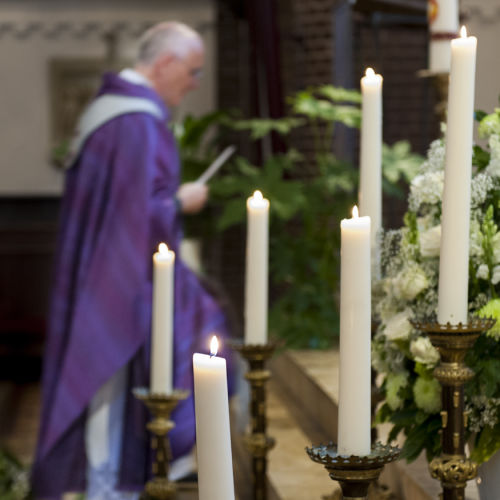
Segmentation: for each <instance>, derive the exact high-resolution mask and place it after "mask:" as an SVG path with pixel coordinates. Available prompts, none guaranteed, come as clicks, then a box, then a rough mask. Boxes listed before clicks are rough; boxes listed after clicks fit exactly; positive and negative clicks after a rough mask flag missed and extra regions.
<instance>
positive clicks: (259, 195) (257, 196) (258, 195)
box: [253, 189, 264, 201]
mask: <svg viewBox="0 0 500 500" xmlns="http://www.w3.org/2000/svg"><path fill="white" fill-rule="evenodd" d="M253 199H254V200H258V201H262V200H263V199H264V198H263V196H262V193H261V192H260V191H259V190H258V189H257V191H255V192H254V193H253Z"/></svg>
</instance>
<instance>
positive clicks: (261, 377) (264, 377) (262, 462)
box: [229, 340, 281, 500]
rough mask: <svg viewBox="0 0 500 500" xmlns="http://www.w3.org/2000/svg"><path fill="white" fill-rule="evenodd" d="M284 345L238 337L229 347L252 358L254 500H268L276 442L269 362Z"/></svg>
mask: <svg viewBox="0 0 500 500" xmlns="http://www.w3.org/2000/svg"><path fill="white" fill-rule="evenodd" d="M280 345H281V343H279V342H276V341H274V342H268V343H267V344H244V343H243V342H242V341H236V340H232V341H230V342H229V346H230V347H231V348H232V349H234V350H235V351H237V352H239V353H240V355H241V356H242V357H243V358H244V359H246V360H247V361H248V364H249V368H250V369H249V370H248V372H247V373H246V374H245V378H246V379H247V380H248V382H249V383H250V390H251V399H250V415H251V431H250V434H248V435H247V436H245V438H244V444H245V447H246V448H247V450H248V451H249V452H250V454H251V455H252V483H253V498H254V500H266V499H267V477H266V470H267V453H268V452H269V450H270V449H271V448H273V446H274V445H275V440H274V439H273V438H272V437H269V436H267V434H266V428H267V419H266V382H267V381H268V380H269V378H270V377H271V372H270V371H269V370H267V369H266V368H265V365H266V361H267V360H268V359H269V358H271V356H272V355H273V353H274V351H275V349H276V348H277V347H278V346H280Z"/></svg>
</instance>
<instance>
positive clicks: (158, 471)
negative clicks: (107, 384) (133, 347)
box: [133, 387, 189, 500]
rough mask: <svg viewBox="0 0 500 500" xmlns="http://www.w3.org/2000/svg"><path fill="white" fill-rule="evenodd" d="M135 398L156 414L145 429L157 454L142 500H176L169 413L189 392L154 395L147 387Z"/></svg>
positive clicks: (136, 394) (171, 426)
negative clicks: (172, 477)
mask: <svg viewBox="0 0 500 500" xmlns="http://www.w3.org/2000/svg"><path fill="white" fill-rule="evenodd" d="M133 393H134V396H135V397H136V398H137V399H140V400H141V401H142V402H143V403H144V404H145V405H146V406H147V408H148V409H149V411H150V412H151V414H152V415H153V419H152V420H151V421H150V422H148V423H147V424H146V428H147V429H148V431H150V432H151V433H152V434H153V436H152V438H151V448H152V449H153V451H154V454H155V456H154V461H153V479H151V480H150V481H148V482H147V483H146V486H145V488H144V492H143V494H142V496H141V498H142V499H155V500H170V499H173V498H175V495H176V491H177V488H176V486H175V483H173V482H171V481H169V479H168V468H169V465H168V464H169V461H170V460H171V459H172V456H171V451H170V441H169V439H168V436H167V435H168V433H169V432H170V431H171V430H172V429H173V428H174V427H175V424H174V422H173V421H172V420H170V414H171V413H172V411H173V410H174V408H175V407H176V406H177V404H178V403H179V402H180V401H182V400H184V399H186V398H187V397H188V395H189V392H188V391H173V392H172V393H171V394H155V393H151V392H150V391H149V390H148V389H146V388H143V387H141V388H136V389H134V390H133Z"/></svg>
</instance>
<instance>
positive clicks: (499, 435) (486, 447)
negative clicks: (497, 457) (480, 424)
mask: <svg viewBox="0 0 500 500" xmlns="http://www.w3.org/2000/svg"><path fill="white" fill-rule="evenodd" d="M499 449H500V425H499V424H497V425H496V426H495V427H493V428H491V427H488V426H486V427H484V428H483V430H482V431H481V434H480V435H479V439H478V440H477V441H476V445H475V446H474V448H473V450H472V451H471V455H470V457H471V459H472V460H473V461H474V462H477V463H478V464H482V463H483V462H486V461H487V460H489V459H490V458H491V457H492V456H493V455H494V454H495V453H496V452H497V451H498V450H499Z"/></svg>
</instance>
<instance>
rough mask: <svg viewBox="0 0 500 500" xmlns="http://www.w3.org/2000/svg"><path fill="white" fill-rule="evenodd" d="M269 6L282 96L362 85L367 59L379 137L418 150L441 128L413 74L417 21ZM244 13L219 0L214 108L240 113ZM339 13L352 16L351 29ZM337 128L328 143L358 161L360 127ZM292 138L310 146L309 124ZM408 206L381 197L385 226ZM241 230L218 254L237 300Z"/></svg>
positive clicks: (422, 44) (422, 50)
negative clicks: (378, 103) (377, 90)
mask: <svg viewBox="0 0 500 500" xmlns="http://www.w3.org/2000/svg"><path fill="white" fill-rule="evenodd" d="M420 1H421V2H422V4H425V3H426V0H420ZM365 4H368V2H365ZM274 5H275V9H276V17H277V21H278V31H279V45H280V47H279V48H280V50H279V54H280V61H279V64H280V68H281V78H282V81H281V87H282V94H283V96H284V97H285V96H287V95H290V94H292V93H294V92H296V91H298V90H300V89H303V88H305V87H308V86H314V85H321V84H325V83H333V84H336V85H340V84H341V85H342V86H347V87H353V88H359V79H360V78H361V76H362V74H363V73H364V69H365V68H366V67H367V66H369V65H371V66H373V67H374V68H375V69H376V70H377V71H379V72H380V73H382V74H383V76H384V102H383V111H384V131H383V133H384V141H385V142H386V143H388V144H392V143H394V142H395V141H397V140H401V139H407V140H409V141H410V143H411V144H412V147H413V148H414V150H415V151H417V152H420V153H422V154H424V153H425V151H426V149H427V146H428V144H429V142H430V141H431V140H432V139H433V138H435V137H436V136H437V135H438V130H439V127H438V120H437V118H436V115H435V114H434V112H433V109H434V106H435V101H436V96H435V91H434V89H433V87H432V83H431V82H430V81H428V80H426V79H422V78H420V77H418V76H417V71H419V70H421V69H424V68H426V65H427V63H426V61H427V27H426V25H425V24H424V23H422V22H421V21H422V20H418V19H417V21H415V19H416V18H410V17H403V16H401V15H391V14H387V13H386V14H376V15H371V14H367V13H359V12H352V13H351V14H349V15H347V16H346V8H347V7H346V2H345V1H340V0H307V1H304V0H274ZM247 13H248V5H246V3H245V2H243V1H242V2H237V1H232V0H219V7H218V30H217V31H218V60H219V68H218V72H219V73H218V74H219V79H218V86H219V92H218V102H219V107H223V108H230V107H236V108H238V109H239V110H241V112H242V113H243V114H244V115H247V116H255V114H256V113H257V110H258V106H257V105H256V102H255V99H256V98H257V97H256V95H257V91H256V88H255V81H256V80H255V71H256V70H255V66H254V60H253V59H252V56H253V55H254V52H253V51H254V50H255V47H253V46H252V43H251V40H252V38H251V27H250V25H249V21H248V18H247ZM342 16H344V17H342ZM344 18H345V19H346V20H347V21H348V20H351V21H352V29H351V31H349V26H348V25H347V24H346V22H347V21H344ZM268 43H271V42H268ZM337 134H338V140H337V141H334V142H333V145H334V150H335V152H336V154H338V155H339V156H343V157H346V158H349V159H351V161H353V162H354V163H355V164H356V163H357V161H358V160H357V156H358V142H359V137H358V133H357V132H352V131H345V130H338V131H337ZM291 141H292V143H293V145H294V146H295V147H297V148H298V149H300V150H302V151H303V152H306V153H307V152H308V151H311V150H312V149H313V148H312V137H311V132H310V130H308V129H302V130H300V131H296V132H295V133H294V134H293V136H292V137H291ZM239 147H240V152H246V153H247V154H248V155H249V156H250V157H252V155H253V157H254V158H255V155H256V154H257V153H256V152H255V151H252V149H251V147H250V145H249V144H240V145H239ZM307 171H308V170H307V169H305V170H304V172H307ZM309 172H310V171H309ZM405 206H406V203H405V202H404V201H403V202H401V203H397V202H393V201H391V203H388V201H387V200H386V203H385V204H384V218H385V225H386V227H391V226H398V225H400V223H401V214H402V213H403V211H404V210H405ZM241 236H242V234H241V232H238V231H235V234H234V235H232V236H230V235H229V236H226V237H227V238H230V239H229V240H225V242H226V244H225V248H233V249H235V250H233V251H232V252H231V255H227V253H228V251H227V250H225V251H223V252H222V254H221V256H219V259H220V261H221V262H224V266H223V268H222V269H220V270H221V279H222V281H223V282H224V283H225V285H226V288H228V289H230V290H231V295H232V296H233V297H236V303H237V304H239V306H238V307H240V306H241V304H242V290H243V286H242V283H243V278H242V275H241V270H242V269H243V267H242V261H241V259H242V258H243V254H244V248H242V245H243V241H242V240H243V238H241ZM226 237H225V238H226ZM224 252H225V253H224Z"/></svg>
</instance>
